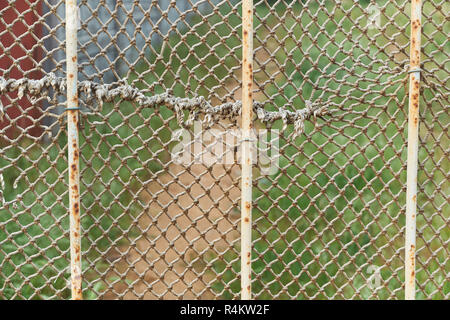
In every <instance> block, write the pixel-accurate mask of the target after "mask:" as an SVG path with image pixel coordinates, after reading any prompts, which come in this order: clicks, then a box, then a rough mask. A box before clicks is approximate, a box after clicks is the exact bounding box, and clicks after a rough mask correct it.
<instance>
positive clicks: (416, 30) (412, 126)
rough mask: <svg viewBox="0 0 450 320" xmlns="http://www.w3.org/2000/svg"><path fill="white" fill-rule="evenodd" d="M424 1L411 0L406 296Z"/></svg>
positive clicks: (411, 271) (410, 282)
mask: <svg viewBox="0 0 450 320" xmlns="http://www.w3.org/2000/svg"><path fill="white" fill-rule="evenodd" d="M421 15H422V1H421V0H412V2H411V45H410V58H409V59H410V64H409V65H410V70H409V74H410V75H409V112H408V160H407V178H406V184H407V186H406V233H405V299H406V300H414V299H415V298H416V275H415V267H416V214H417V162H418V152H419V89H420V32H421Z"/></svg>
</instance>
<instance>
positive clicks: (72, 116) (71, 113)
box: [66, 0, 83, 300]
mask: <svg viewBox="0 0 450 320" xmlns="http://www.w3.org/2000/svg"><path fill="white" fill-rule="evenodd" d="M77 11H78V10H77V4H76V1H74V0H69V1H66V63H67V109H68V110H67V135H68V151H69V152H68V154H69V155H68V157H69V159H68V161H69V210H70V273H71V287H72V288H71V289H72V300H81V299H83V295H82V292H81V283H82V279H81V228H80V170H79V169H80V166H79V147H78V110H77V109H78V92H77V79H78V77H77V74H78V66H77V27H78V22H77V21H78V20H77Z"/></svg>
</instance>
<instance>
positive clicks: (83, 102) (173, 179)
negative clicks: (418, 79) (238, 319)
mask: <svg viewBox="0 0 450 320" xmlns="http://www.w3.org/2000/svg"><path fill="white" fill-rule="evenodd" d="M79 7H80V11H79V15H80V22H79V29H78V58H79V74H78V78H79V82H78V92H79V102H80V117H81V120H80V127H79V130H80V132H79V135H80V168H81V170H80V177H81V181H80V188H81V189H80V190H81V225H82V235H81V236H82V246H81V248H82V276H83V296H84V298H85V299H181V298H184V299H188V298H191V299H237V298H239V292H240V281H239V268H240V245H239V244H240V242H239V241H240V233H239V230H240V219H239V218H240V210H239V208H240V165H239V163H238V162H237V161H234V162H232V163H224V164H223V163H218V162H217V161H216V159H217V158H215V157H214V154H213V152H211V148H214V145H215V143H217V141H216V140H214V139H212V140H211V141H210V140H208V139H206V138H204V139H203V140H200V141H198V140H196V139H193V140H192V141H191V142H190V144H189V146H190V147H192V148H193V149H195V148H196V147H197V146H200V147H202V148H201V149H202V151H201V153H200V156H201V161H198V159H196V158H194V159H191V160H189V161H188V162H184V163H181V164H180V163H178V162H177V161H176V159H174V158H173V154H172V150H173V149H174V148H175V146H176V145H177V143H178V142H179V140H178V138H179V137H178V135H177V134H176V132H177V130H179V129H180V128H184V129H186V130H187V131H188V132H190V133H192V130H193V129H192V127H193V125H194V123H195V122H196V121H197V120H200V121H201V122H202V124H203V125H204V127H205V128H206V127H210V128H213V129H215V130H217V131H219V132H227V131H229V130H232V129H235V128H238V127H239V118H240V111H241V103H240V101H239V100H240V98H241V80H240V79H241V56H242V45H241V43H242V39H241V34H242V30H241V21H242V17H241V4H240V1H235V0H177V1H175V0H173V1H162V0H159V1H116V0H106V1H100V2H98V1H91V0H83V1H81V2H79ZM254 8H255V9H254V13H255V14H254V66H253V72H254V74H253V79H254V83H253V87H254V88H255V89H254V97H255V103H254V105H253V109H254V114H255V118H254V128H255V129H258V130H260V129H268V130H269V131H270V130H279V132H280V134H279V136H278V139H279V146H278V149H277V152H278V153H279V157H278V158H277V162H276V164H275V165H274V166H275V170H274V171H271V172H270V174H264V173H263V172H262V171H261V170H259V169H258V168H257V167H255V170H254V180H253V208H252V215H253V235H252V236H253V251H252V268H253V269H252V292H253V296H254V297H255V298H256V299H403V297H404V280H405V278H404V252H403V251H404V243H405V241H404V228H405V218H404V216H405V193H406V159H407V154H406V141H407V140H406V139H407V132H406V131H407V130H406V129H405V128H407V121H408V120H407V114H408V91H407V81H405V80H407V75H408V70H409V69H408V64H409V59H408V57H409V34H410V33H409V32H410V18H409V17H410V15H409V11H410V7H409V2H408V1H406V0H396V1H387V0H380V1H348V0H343V1H327V0H324V1H310V0H306V1H283V0H277V1H275V0H270V1H268V0H255V1H254ZM449 9H450V8H449V4H448V3H447V2H446V1H444V0H442V1H439V0H433V1H426V2H424V4H423V9H422V11H423V17H422V22H423V25H422V56H423V59H422V61H423V62H422V65H421V69H422V72H421V73H422V76H423V77H425V80H423V82H422V83H421V92H420V99H421V100H420V120H419V123H420V128H419V139H420V150H419V174H418V198H417V203H418V215H417V242H416V246H417V251H416V254H417V266H416V280H417V298H418V299H449V298H450V288H449V286H448V283H449V276H448V266H449V263H450V260H449V249H448V248H449V235H450V233H449V232H448V224H449V213H450V210H449V205H448V203H449V182H448V181H449V175H448V174H449V170H448V169H449V160H448V154H449V150H448V145H449V143H448V142H449V136H448V119H449V117H448V108H447V107H448V103H449V98H448V94H447V92H448V88H449V79H450V78H449V74H450V73H449V70H448V66H449V65H450V64H449V55H450V50H449V45H448V37H447V34H448V28H449V26H450V25H449V21H448V14H447V12H450V10H449ZM64 10H65V8H64V2H63V1H59V0H17V1H14V3H12V2H4V3H2V4H0V76H1V77H0V102H1V103H0V105H1V107H0V201H1V205H0V299H68V298H70V254H69V252H70V250H69V245H70V244H69V216H68V208H69V198H68V187H69V186H68V168H67V152H68V146H67V129H66V122H65V121H66V113H65V111H66V110H65V108H66V105H65V90H66V82H65V76H66V74H65V49H64V45H65V29H64V24H63V23H62V22H63V21H64V16H65V15H64ZM194 136H195V132H194ZM239 147H240V144H239V141H233V142H230V143H229V144H228V145H227V148H226V150H234V149H239ZM224 152H225V151H224Z"/></svg>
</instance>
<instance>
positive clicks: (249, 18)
mask: <svg viewBox="0 0 450 320" xmlns="http://www.w3.org/2000/svg"><path fill="white" fill-rule="evenodd" d="M242 39H243V40H242V41H243V43H242V124H241V126H242V128H241V130H242V157H241V159H242V181H241V183H242V184H241V299H242V300H250V299H251V294H252V291H251V280H252V266H251V256H252V152H251V146H252V142H251V131H252V126H253V125H252V118H253V0H243V1H242Z"/></svg>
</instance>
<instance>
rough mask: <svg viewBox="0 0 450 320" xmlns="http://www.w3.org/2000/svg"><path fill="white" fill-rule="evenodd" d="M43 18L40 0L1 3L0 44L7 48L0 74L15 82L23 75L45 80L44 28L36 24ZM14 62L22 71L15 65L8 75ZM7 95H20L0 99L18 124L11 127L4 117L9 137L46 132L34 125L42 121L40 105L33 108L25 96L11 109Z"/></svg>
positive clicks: (0, 52)
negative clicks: (34, 120)
mask: <svg viewBox="0 0 450 320" xmlns="http://www.w3.org/2000/svg"><path fill="white" fill-rule="evenodd" d="M20 14H23V18H19V15H20ZM41 15H42V4H41V3H40V0H16V1H7V0H0V42H1V43H2V46H3V48H5V50H4V49H3V48H1V47H0V75H2V76H4V77H6V78H14V79H20V78H23V77H24V76H26V77H27V78H31V79H40V78H41V77H42V72H41V71H40V69H41V67H39V66H38V63H39V62H40V61H41V60H42V56H43V50H42V48H40V47H39V46H38V45H37V41H38V39H41V38H42V25H41V24H40V23H36V21H38V18H39V16H41ZM7 26H9V30H8V29H7ZM27 53H28V54H29V56H28V55H27ZM14 62H15V63H16V64H17V65H18V66H19V68H18V67H17V66H14V67H12V68H11V70H10V72H7V73H5V70H6V69H9V68H10V67H11V65H12V64H13V63H14ZM7 96H9V97H11V98H17V93H15V92H14V93H8V94H7V95H4V96H0V99H1V101H2V104H3V106H4V109H5V113H7V114H8V116H9V118H11V119H15V120H16V123H15V125H12V124H10V122H9V120H7V117H6V115H5V117H4V118H3V121H0V129H3V128H5V127H8V128H7V130H6V135H7V136H8V137H9V138H13V137H17V136H18V135H19V134H20V133H21V132H22V131H25V132H26V133H28V134H29V135H32V136H35V137H37V136H40V135H41V134H42V131H43V130H42V128H41V127H40V125H39V122H37V123H36V124H33V121H32V120H33V119H39V117H40V116H41V115H42V109H41V103H37V104H35V105H32V104H31V102H30V100H29V99H28V98H27V97H26V96H24V97H23V98H22V99H20V100H19V101H18V103H17V104H16V105H15V106H11V100H10V99H9V98H8V97H7ZM18 127H20V128H23V129H25V130H20V129H18Z"/></svg>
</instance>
